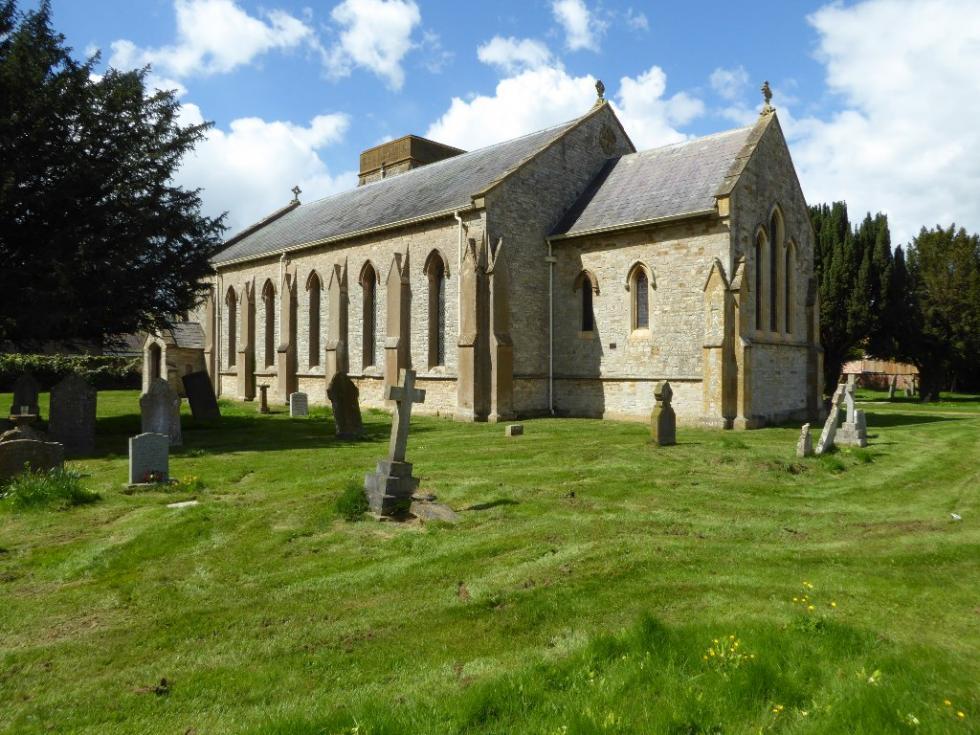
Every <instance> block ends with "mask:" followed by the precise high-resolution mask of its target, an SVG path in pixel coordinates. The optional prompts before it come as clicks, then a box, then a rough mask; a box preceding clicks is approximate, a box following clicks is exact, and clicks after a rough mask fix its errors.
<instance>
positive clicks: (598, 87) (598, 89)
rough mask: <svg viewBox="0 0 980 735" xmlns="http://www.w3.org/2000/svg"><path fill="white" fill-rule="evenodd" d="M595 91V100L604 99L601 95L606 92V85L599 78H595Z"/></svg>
mask: <svg viewBox="0 0 980 735" xmlns="http://www.w3.org/2000/svg"><path fill="white" fill-rule="evenodd" d="M595 93H596V98H597V99H596V101H597V102H602V101H603V100H604V99H605V97H603V95H604V94H605V93H606V85H605V84H603V83H602V80H601V79H596V82H595Z"/></svg>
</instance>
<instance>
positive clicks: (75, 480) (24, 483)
mask: <svg viewBox="0 0 980 735" xmlns="http://www.w3.org/2000/svg"><path fill="white" fill-rule="evenodd" d="M99 497H100V496H99V494H98V493H95V492H92V491H90V490H86V489H85V487H83V486H82V476H81V475H80V474H79V473H78V472H76V471H74V470H72V469H67V468H66V469H53V470H49V471H48V472H35V471H31V470H29V471H27V472H23V473H22V474H20V475H17V476H15V477H13V478H11V479H10V480H9V481H8V482H7V483H6V485H4V487H3V492H2V493H0V500H2V501H3V503H4V504H9V505H10V507H12V508H14V509H16V510H25V509H28V508H40V507H50V506H54V507H57V508H59V509H64V508H70V507H73V506H76V505H88V504H90V503H94V502H96V501H97V500H99Z"/></svg>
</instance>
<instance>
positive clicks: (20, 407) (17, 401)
mask: <svg viewBox="0 0 980 735" xmlns="http://www.w3.org/2000/svg"><path fill="white" fill-rule="evenodd" d="M39 392H40V388H39V386H38V384H37V381H36V380H34V376H33V375H31V374H30V373H24V374H23V375H21V376H20V377H19V378H17V380H16V381H14V400H13V403H12V404H11V405H10V413H11V414H12V415H13V414H30V415H32V416H40V415H41V409H40V407H39V406H38V403H37V394H38V393H39Z"/></svg>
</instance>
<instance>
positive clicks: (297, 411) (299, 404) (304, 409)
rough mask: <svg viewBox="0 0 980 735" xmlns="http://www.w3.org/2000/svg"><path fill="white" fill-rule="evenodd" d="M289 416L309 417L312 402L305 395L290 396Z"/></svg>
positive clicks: (295, 394)
mask: <svg viewBox="0 0 980 735" xmlns="http://www.w3.org/2000/svg"><path fill="white" fill-rule="evenodd" d="M289 415H290V416H309V415H310V402H309V398H308V397H307V395H306V394H305V393H299V392H297V393H290V394H289Z"/></svg>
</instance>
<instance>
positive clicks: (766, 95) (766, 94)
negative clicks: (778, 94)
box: [762, 79, 776, 115]
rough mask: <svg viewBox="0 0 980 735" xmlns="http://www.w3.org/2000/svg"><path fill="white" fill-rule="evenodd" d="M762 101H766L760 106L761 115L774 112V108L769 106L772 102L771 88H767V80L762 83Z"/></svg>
mask: <svg viewBox="0 0 980 735" xmlns="http://www.w3.org/2000/svg"><path fill="white" fill-rule="evenodd" d="M762 99H764V100H765V101H766V103H765V105H763V106H762V114H763V115H765V114H767V113H769V112H774V111H775V110H776V108H775V107H773V106H772V104H770V103H771V101H772V87H770V86H769V80H768V79H767V80H766V81H764V82H763V83H762Z"/></svg>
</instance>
